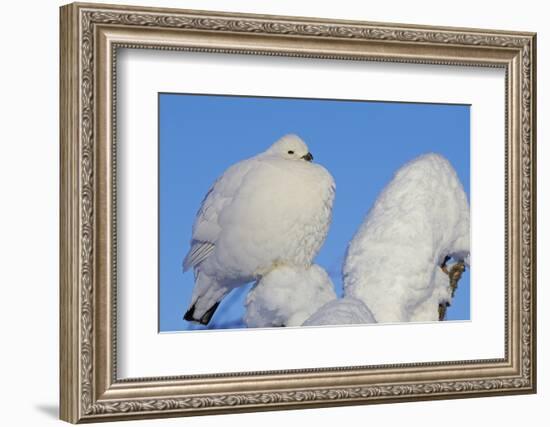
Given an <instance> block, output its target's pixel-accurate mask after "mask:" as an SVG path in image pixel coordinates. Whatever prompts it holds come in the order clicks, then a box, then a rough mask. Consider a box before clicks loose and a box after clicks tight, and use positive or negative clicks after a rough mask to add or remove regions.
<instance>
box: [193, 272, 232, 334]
mask: <svg viewBox="0 0 550 427" xmlns="http://www.w3.org/2000/svg"><path fill="white" fill-rule="evenodd" d="M230 290H231V288H229V287H226V286H222V285H220V284H219V283H218V282H216V281H215V280H213V279H212V278H210V277H209V276H207V275H205V274H204V273H201V272H199V273H198V274H197V276H196V282H195V289H194V290H193V297H192V299H191V304H190V306H189V309H188V310H187V312H186V313H185V315H184V316H183V318H184V319H185V320H187V321H189V322H198V323H201V324H203V325H207V324H208V323H209V322H210V320H211V319H212V316H213V315H214V312H215V311H216V309H217V308H218V306H219V305H220V302H221V300H222V299H223V297H225V295H227V293H228V292H229V291H230Z"/></svg>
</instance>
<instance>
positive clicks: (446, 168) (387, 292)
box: [343, 154, 470, 323]
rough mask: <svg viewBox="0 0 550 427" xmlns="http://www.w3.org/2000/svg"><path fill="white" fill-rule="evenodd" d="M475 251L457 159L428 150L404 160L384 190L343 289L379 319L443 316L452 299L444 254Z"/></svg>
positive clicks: (353, 249) (352, 247) (351, 257)
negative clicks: (441, 306) (454, 162)
mask: <svg viewBox="0 0 550 427" xmlns="http://www.w3.org/2000/svg"><path fill="white" fill-rule="evenodd" d="M469 252H470V208H469V205H468V200H467V198H466V194H465V193H464V189H463V187H462V184H461V183H460V181H459V179H458V177H457V175H456V172H455V170H454V169H453V167H452V166H451V164H450V163H449V162H448V161H447V160H446V159H445V158H444V157H442V156H440V155H437V154H426V155H423V156H420V157H418V158H416V159H414V160H412V161H411V162H409V163H407V164H405V165H404V166H403V167H402V168H401V169H399V170H398V171H397V172H396V174H395V175H394V177H393V179H392V180H391V181H390V183H389V184H388V185H387V186H386V187H385V188H384V189H383V191H382V192H381V194H380V195H379V197H378V199H377V200H376V202H375V204H374V206H373V207H372V208H371V210H370V211H369V213H368V214H367V216H366V218H365V220H364V222H363V224H362V225H361V226H360V228H359V230H358V231H357V233H356V235H355V236H354V238H353V239H352V241H351V242H350V244H349V246H348V250H347V254H346V259H345V261H344V266H343V279H344V293H345V295H346V296H351V297H354V298H357V299H360V300H361V301H363V302H364V303H365V304H366V305H367V306H368V307H369V308H370V310H371V311H372V313H373V314H374V317H375V318H376V320H377V321H378V322H380V323H382V322H408V321H433V320H438V312H437V307H438V305H439V303H440V302H444V301H448V300H449V299H450V292H449V291H448V289H447V288H448V286H449V279H448V277H447V276H446V275H445V274H444V273H443V272H442V271H441V269H440V265H441V263H442V262H443V260H444V259H445V256H450V257H453V258H454V259H456V260H464V259H466V258H467V262H468V264H469Z"/></svg>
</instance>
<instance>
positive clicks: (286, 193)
mask: <svg viewBox="0 0 550 427" xmlns="http://www.w3.org/2000/svg"><path fill="white" fill-rule="evenodd" d="M334 190H335V185H334V180H333V178H332V176H331V175H330V173H329V172H328V171H327V170H326V169H325V168H323V167H322V166H320V165H318V164H314V163H309V162H305V161H288V160H277V159H261V158H260V159H249V160H245V161H243V162H240V163H238V164H236V165H234V166H233V167H232V168H230V169H228V171H226V173H225V174H224V175H223V176H222V177H221V178H220V179H218V181H217V182H216V183H215V185H214V186H213V187H212V189H211V191H210V192H209V195H208V196H207V198H205V200H204V202H203V206H202V207H201V210H200V211H199V214H198V217H197V221H196V225H195V232H194V238H197V237H196V234H198V233H197V231H198V232H206V233H207V232H210V233H211V234H216V235H215V236H210V237H213V238H215V241H214V242H213V243H215V245H216V250H215V251H214V252H213V254H212V255H211V256H210V257H209V259H208V264H210V265H211V266H212V267H214V269H215V270H219V269H225V268H227V269H236V270H242V271H235V274H236V275H239V274H244V273H246V274H249V275H250V274H252V275H256V274H262V273H263V272H264V271H265V270H267V271H268V270H269V269H270V268H271V267H272V265H273V264H274V263H281V262H282V263H284V262H287V261H288V262H291V263H292V264H302V265H309V264H310V263H311V262H312V261H313V258H314V257H315V255H316V254H317V252H318V251H319V249H320V247H321V245H322V244H323V242H324V240H325V237H326V235H327V232H328V228H329V225H330V221H331V212H332V202H333V199H334ZM201 222H202V223H206V224H202V223H201ZM197 223H198V225H197ZM205 267H208V265H205Z"/></svg>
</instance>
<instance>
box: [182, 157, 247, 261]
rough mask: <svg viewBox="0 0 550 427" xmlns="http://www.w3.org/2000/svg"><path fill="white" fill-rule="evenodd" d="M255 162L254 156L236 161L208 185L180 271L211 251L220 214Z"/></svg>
mask: <svg viewBox="0 0 550 427" xmlns="http://www.w3.org/2000/svg"><path fill="white" fill-rule="evenodd" d="M256 165H257V161H256V160H255V159H254V158H252V159H247V160H243V161H241V162H239V163H236V164H234V165H233V166H231V167H230V168H228V169H227V170H226V171H225V172H224V173H223V175H222V176H220V177H219V178H218V179H217V180H216V182H214V184H213V185H212V187H210V189H209V190H208V192H207V193H206V196H204V199H203V201H202V203H201V206H200V208H199V210H198V212H197V215H196V218H195V223H194V224H193V235H192V239H191V248H190V250H189V253H188V254H187V255H186V257H185V259H184V261H183V269H184V271H186V270H188V269H189V268H191V267H195V266H197V265H198V264H199V263H201V262H202V261H204V260H205V259H206V258H207V257H208V256H209V255H210V254H211V253H212V252H213V251H214V248H215V246H216V242H217V240H218V237H219V235H220V232H221V230H222V229H221V225H220V222H219V219H220V215H221V213H222V212H223V210H224V209H226V208H227V207H228V206H229V205H230V204H231V203H232V201H233V200H234V199H235V197H236V196H237V193H238V191H239V188H240V187H241V184H242V182H243V179H244V177H245V176H246V175H247V174H248V172H249V171H250V170H251V169H252V168H254V166H256Z"/></svg>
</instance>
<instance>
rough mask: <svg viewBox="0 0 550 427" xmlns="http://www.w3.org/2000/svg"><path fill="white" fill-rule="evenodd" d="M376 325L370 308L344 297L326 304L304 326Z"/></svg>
mask: <svg viewBox="0 0 550 427" xmlns="http://www.w3.org/2000/svg"><path fill="white" fill-rule="evenodd" d="M366 323H376V319H375V318H374V316H373V315H372V313H371V311H370V310H369V308H368V307H367V306H366V305H365V304H364V303H363V302H362V301H360V300H358V299H355V298H351V297H344V298H342V299H337V300H333V301H330V302H328V303H326V304H325V305H324V306H322V307H321V308H320V309H319V310H317V311H316V312H315V313H313V314H312V315H311V316H310V317H309V318H308V319H307V320H306V321H305V322H304V323H303V325H302V326H321V325H361V324H366Z"/></svg>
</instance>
